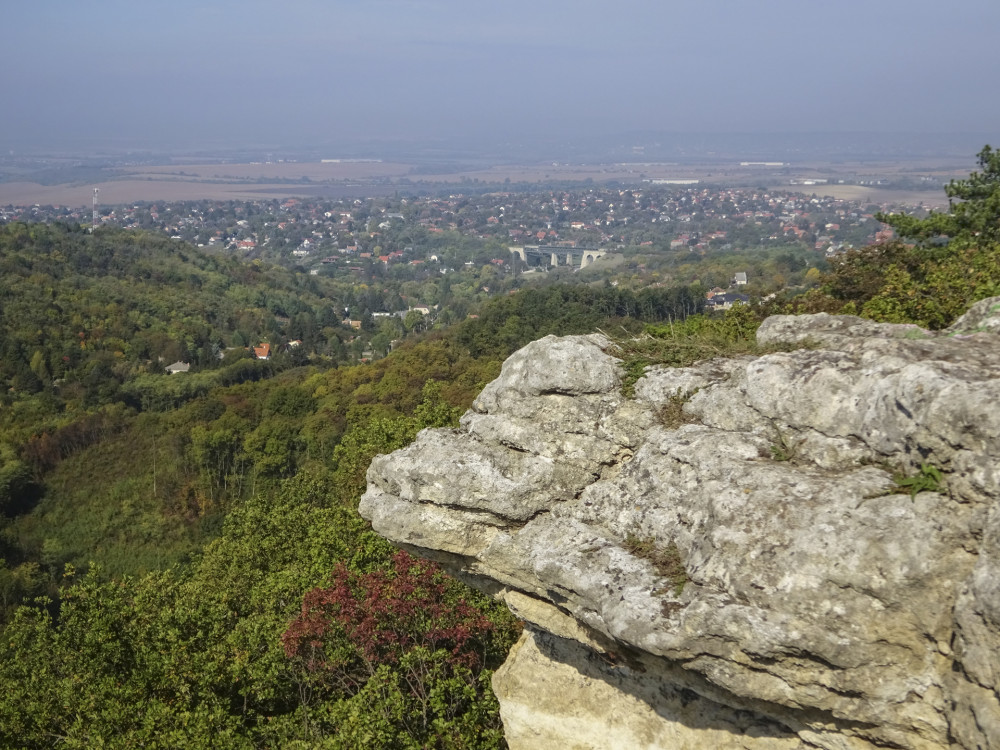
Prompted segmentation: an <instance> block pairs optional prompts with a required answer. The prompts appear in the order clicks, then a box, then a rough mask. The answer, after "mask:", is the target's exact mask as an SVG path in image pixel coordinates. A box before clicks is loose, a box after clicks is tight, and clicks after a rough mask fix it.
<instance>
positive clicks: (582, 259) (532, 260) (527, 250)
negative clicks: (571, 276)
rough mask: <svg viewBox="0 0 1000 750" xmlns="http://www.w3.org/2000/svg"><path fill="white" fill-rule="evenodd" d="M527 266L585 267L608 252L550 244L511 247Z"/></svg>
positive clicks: (591, 248) (512, 251)
mask: <svg viewBox="0 0 1000 750" xmlns="http://www.w3.org/2000/svg"><path fill="white" fill-rule="evenodd" d="M510 251H511V253H516V254H517V256H518V257H520V259H521V260H522V261H524V264H525V265H527V266H544V265H549V266H577V267H579V268H586V267H587V266H589V265H590V264H591V263H593V262H594V261H595V260H597V259H598V258H603V257H604V256H605V255H607V254H608V251H607V250H598V249H597V248H593V247H552V246H551V245H547V246H541V245H523V246H518V247H511V248H510Z"/></svg>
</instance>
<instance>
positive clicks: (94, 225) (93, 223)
mask: <svg viewBox="0 0 1000 750" xmlns="http://www.w3.org/2000/svg"><path fill="white" fill-rule="evenodd" d="M97 193H98V189H97V188H94V215H93V217H92V218H91V220H90V231H91V232H93V231H94V229H96V228H97Z"/></svg>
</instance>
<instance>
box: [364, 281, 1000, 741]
mask: <svg viewBox="0 0 1000 750" xmlns="http://www.w3.org/2000/svg"><path fill="white" fill-rule="evenodd" d="M998 333H1000V298H994V299H991V300H985V301H983V302H980V303H978V304H977V305H976V306H974V308H972V309H971V310H970V311H969V313H968V314H967V315H966V316H964V317H963V318H962V319H961V320H960V321H958V322H957V323H956V324H955V326H953V327H952V328H951V329H948V330H947V331H942V332H929V331H924V330H921V329H919V328H917V327H915V326H896V325H886V324H876V323H872V322H870V321H865V320H862V319H860V318H854V317H850V316H830V315H811V316H797V317H792V316H778V317H774V318H770V319H768V320H767V321H765V322H764V324H763V325H762V326H761V328H760V330H759V332H758V340H759V341H760V343H762V344H767V345H774V347H775V348H777V349H782V350H780V351H775V352H774V353H771V354H766V355H763V356H760V357H740V358H733V359H717V360H712V361H706V362H702V363H700V364H697V365H694V366H692V367H687V368H666V367H655V368H649V369H648V370H647V372H646V374H645V375H644V376H643V377H642V378H641V379H640V380H639V381H638V382H637V383H636V384H635V387H634V393H635V395H634V397H633V398H627V397H626V396H625V395H623V393H622V377H623V374H622V373H623V370H622V368H621V366H620V362H619V360H617V359H616V358H615V357H614V347H613V345H612V344H611V342H609V341H608V340H607V339H605V338H604V337H602V336H598V335H593V336H582V337H567V338H562V339H557V338H554V337H548V338H545V339H542V340H540V341H536V342H534V343H532V344H530V345H528V346H526V347H525V348H523V349H522V350H520V351H519V352H517V353H516V354H514V355H513V356H512V357H511V358H510V359H509V360H508V361H507V362H506V363H505V364H504V366H503V370H502V372H501V375H500V377H499V378H498V379H497V380H496V381H494V382H493V383H491V384H490V385H489V386H487V387H486V389H485V390H484V391H483V392H482V394H480V396H479V397H478V398H477V399H476V401H475V403H474V405H473V408H472V409H471V410H470V411H469V412H468V413H467V414H466V415H465V416H464V417H463V418H462V420H461V427H460V428H459V429H456V430H426V431H424V432H422V433H420V435H419V436H418V437H417V440H416V441H415V442H414V443H413V444H412V445H410V446H409V447H407V448H404V449H403V450H400V451H397V452H396V453H393V454H392V455H390V456H379V457H378V458H376V459H375V460H374V461H373V462H372V465H371V467H370V468H369V472H368V490H367V492H366V494H365V495H364V497H363V498H362V503H361V512H362V514H363V515H364V516H365V517H366V518H368V519H369V520H370V521H371V522H372V524H373V526H374V528H375V529H376V530H377V531H378V532H379V533H381V534H383V535H385V536H387V537H388V538H389V539H391V540H393V541H395V542H397V543H399V544H401V545H404V546H406V547H407V548H409V549H410V550H411V551H414V552H416V553H417V554H421V555H423V556H426V557H430V558H432V559H435V560H438V561H440V562H442V563H444V564H445V565H447V566H448V567H449V568H450V569H451V570H453V571H454V572H456V573H457V574H459V575H461V576H464V577H465V578H466V579H468V580H469V581H470V582H471V583H473V584H474V585H477V586H479V587H480V588H483V589H484V590H486V591H489V592H491V593H493V594H494V595H496V596H497V597H499V598H502V599H503V600H504V601H505V602H506V603H507V604H508V606H510V608H511V609H512V611H514V613H515V614H516V615H517V616H518V617H520V618H521V619H523V620H524V622H525V623H526V629H525V634H524V636H523V637H522V639H521V641H520V642H519V643H518V645H517V646H516V647H515V648H514V650H513V651H512V654H511V657H510V658H509V659H508V661H507V663H506V664H505V665H504V667H503V668H502V669H501V670H500V671H499V672H498V673H497V674H496V676H495V679H494V689H495V690H496V692H497V694H498V696H499V698H500V701H501V712H502V716H503V718H504V723H505V728H506V732H507V737H508V742H509V743H510V745H511V747H512V748H514V749H515V750H517V749H519V748H536V747H565V748H581V749H582V748H614V747H621V748H705V747H717V748H730V747H732V748H747V749H749V748H826V749H827V750H848V749H851V750H853V749H855V748H857V749H861V748H875V747H879V748H885V747H890V748H913V749H914V750H918V749H919V750H924V749H927V748H945V747H954V748H967V749H969V750H973V749H974V748H981V749H984V750H986V749H990V748H1000V695H998V688H1000V408H998V407H1000V336H998V335H997V334H998ZM796 347H798V348H796ZM671 560H673V565H672V566H671V565H670V564H669V561H671ZM664 561H667V563H668V564H664Z"/></svg>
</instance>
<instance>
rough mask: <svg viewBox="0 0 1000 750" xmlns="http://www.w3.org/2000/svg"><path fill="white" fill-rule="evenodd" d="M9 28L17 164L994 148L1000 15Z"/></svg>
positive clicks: (143, 13)
mask: <svg viewBox="0 0 1000 750" xmlns="http://www.w3.org/2000/svg"><path fill="white" fill-rule="evenodd" d="M0 18H2V19H3V27H4V34H3V43H2V45H0V71H2V74H0V101H2V102H4V106H3V110H2V116H0V149H4V150H6V149H7V148H9V147H11V146H15V145H20V144H34V145H45V144H53V145H55V144H58V143H61V142H63V143H64V142H66V141H68V140H78V139H92V138H100V139H102V140H108V141H111V140H120V141H121V142H123V143H129V144H134V145H141V146H144V147H154V148H155V147H156V146H157V145H171V144H174V145H181V144H183V145H192V144H197V143H200V142H211V143H213V144H219V143H229V144H232V145H234V146H240V145H256V144H275V145H282V144H283V145H296V144H302V143H308V142H310V141H321V142H330V143H336V142H337V141H339V140H340V139H344V140H345V141H346V140H351V139H358V138H407V137H410V136H415V137H418V138H444V139H448V138H454V137H458V136H470V137H479V136H482V137H486V138H491V139H506V138H518V137H521V136H522V135H554V134H579V135H580V136H589V135H598V134H612V133H620V132H628V131H637V130H658V131H678V132H692V131H694V132H698V131H711V132H757V131H761V132H775V131H778V132H788V131H842V130H846V131H917V132H940V131H965V132H968V131H975V132H998V131H1000V96H998V95H997V93H998V82H1000V46H998V44H997V34H998V32H1000V2H998V0H953V1H952V2H944V0H837V1H836V2H816V1H815V0H794V1H792V0H618V1H617V2H614V1H610V0H603V1H602V2H594V1H592V0H502V1H496V0H495V1H494V2H480V1H479V0H326V1H325V2H321V1H320V0H282V1H281V2H264V1H263V0H218V1H215V2H213V1H211V0H204V1H203V2H194V1H192V0H171V1H170V2H159V3H147V2H140V1H138V0H93V1H92V2H80V1H79V0H72V1H71V0H33V1H32V2H30V3H29V2H27V0H20V1H19V2H8V3H4V7H3V10H2V15H0ZM8 144H9V145H8Z"/></svg>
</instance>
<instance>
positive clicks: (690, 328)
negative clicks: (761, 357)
mask: <svg viewBox="0 0 1000 750" xmlns="http://www.w3.org/2000/svg"><path fill="white" fill-rule="evenodd" d="M761 321H762V318H761V316H760V312H759V311H758V310H757V309H756V308H754V307H752V306H750V305H734V306H733V307H732V308H730V309H729V310H727V311H726V312H725V314H724V315H722V316H710V315H694V316H691V317H689V318H687V319H685V320H682V321H678V322H671V323H668V324H666V325H664V324H659V325H647V326H646V327H645V328H644V331H643V333H644V335H642V336H639V337H635V338H624V337H620V338H616V340H615V347H616V355H617V356H619V357H620V358H621V359H622V360H623V362H625V365H626V373H625V375H626V377H625V378H624V386H623V387H624V389H625V392H626V394H627V395H628V394H631V392H632V388H633V387H634V385H635V381H636V380H638V379H639V378H640V377H642V374H643V372H644V371H645V368H646V367H648V366H650V365H654V364H657V365H669V366H672V367H687V366H689V365H691V364H694V363H695V362H699V361H701V360H705V359H711V358H712V357H722V356H736V355H740V354H753V353H759V352H760V351H761V350H760V349H759V348H758V346H757V343H756V339H755V336H756V332H757V328H758V326H759V325H760V323H761Z"/></svg>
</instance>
